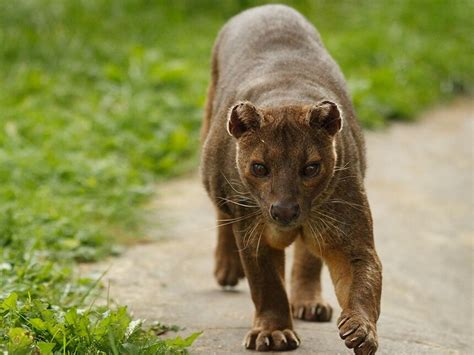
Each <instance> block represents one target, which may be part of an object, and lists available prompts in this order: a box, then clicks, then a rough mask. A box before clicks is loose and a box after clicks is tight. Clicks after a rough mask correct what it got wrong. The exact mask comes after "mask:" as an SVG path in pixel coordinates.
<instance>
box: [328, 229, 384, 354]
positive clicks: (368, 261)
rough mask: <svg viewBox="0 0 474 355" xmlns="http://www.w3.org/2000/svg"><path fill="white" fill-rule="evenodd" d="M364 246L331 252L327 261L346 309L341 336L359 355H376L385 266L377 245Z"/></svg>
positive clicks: (341, 301) (342, 315) (341, 302)
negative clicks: (378, 254)
mask: <svg viewBox="0 0 474 355" xmlns="http://www.w3.org/2000/svg"><path fill="white" fill-rule="evenodd" d="M356 240H358V239H357V238H354V241H356ZM364 244H365V243H361V244H358V246H357V247H356V248H354V247H353V248H352V250H350V251H349V250H341V249H340V248H333V249H330V250H327V252H326V255H325V261H326V263H327V264H328V267H329V271H330V273H331V278H332V280H333V282H334V287H335V290H336V296H337V299H338V301H339V304H340V305H341V308H342V313H341V316H340V317H339V320H338V328H339V335H340V336H341V338H342V339H344V340H345V344H346V346H347V347H348V348H350V349H354V353H355V354H374V353H375V352H376V351H377V347H378V341H377V328H376V322H377V319H378V317H379V314H380V296H381V290H382V267H381V264H380V261H379V258H378V256H377V253H376V252H375V249H374V247H373V244H372V243H368V244H366V245H364Z"/></svg>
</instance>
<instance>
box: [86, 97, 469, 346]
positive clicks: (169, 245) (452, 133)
mask: <svg viewBox="0 0 474 355" xmlns="http://www.w3.org/2000/svg"><path fill="white" fill-rule="evenodd" d="M473 113H474V106H473V105H472V104H469V103H467V102H460V103H457V104H456V105H454V106H452V107H449V108H446V109H443V110H437V111H433V112H431V113H428V114H427V115H425V116H426V117H423V118H422V119H421V120H420V121H419V122H418V123H416V124H393V125H392V126H391V127H390V129H389V130H387V131H380V132H368V133H367V150H368V158H369V170H368V178H367V190H368V195H369V201H370V203H371V206H372V212H373V216H374V222H375V234H376V244H377V248H378V252H379V255H380V258H381V260H382V263H383V266H384V285H383V300H382V315H381V318H380V321H379V337H380V349H379V353H380V354H472V353H473V341H474V339H473V289H472V287H473V251H474V248H473V211H474V209H473V207H474V206H473V200H474V199H473V137H474V135H473V133H474V132H473V122H474V119H473V118H474V117H473ZM149 211H150V216H152V222H153V223H154V224H156V226H155V227H154V228H152V229H151V231H150V236H151V237H152V238H157V239H158V238H160V241H158V242H156V243H150V244H143V245H138V246H134V247H132V248H130V249H129V250H128V251H127V252H126V253H125V254H124V255H123V256H121V257H120V258H117V259H114V260H111V261H108V262H105V263H102V264H98V265H95V266H94V269H97V270H101V269H105V268H107V267H109V266H110V264H112V266H111V269H110V271H109V272H108V275H107V276H106V278H108V279H109V280H110V282H111V288H110V293H111V296H112V298H114V299H116V300H118V301H119V302H120V303H122V304H127V305H129V307H130V309H131V311H132V312H133V313H134V315H135V317H138V318H143V319H147V320H150V321H151V320H159V321H160V322H163V323H166V324H178V325H180V326H184V327H186V329H185V330H184V331H182V332H181V335H183V336H186V335H188V334H190V333H191V332H193V331H201V330H202V331H204V333H203V335H202V336H201V337H200V338H199V339H198V340H197V341H196V342H195V345H194V346H193V347H192V348H191V353H195V354H223V353H228V354H248V352H247V351H245V350H244V349H243V347H242V346H241V342H242V339H243V337H244V335H245V333H246V332H247V330H248V329H249V327H250V324H251V319H252V311H253V305H252V303H251V299H250V295H249V291H248V287H247V283H246V281H244V282H241V284H239V285H238V287H237V288H236V289H235V290H234V291H222V290H220V289H219V287H218V286H217V284H216V283H215V281H214V279H213V276H212V270H213V253H214V245H215V230H214V228H213V226H214V211H213V208H212V206H211V204H210V202H209V201H208V199H207V196H206V195H205V193H204V192H203V189H202V188H201V185H200V181H199V178H198V177H197V176H191V177H188V178H184V179H181V180H178V181H175V182H172V183H168V184H164V185H162V186H160V187H159V191H158V195H157V198H156V200H155V201H154V202H153V203H152V204H151V206H150V210H149ZM288 256H289V257H290V258H291V253H288ZM324 286H325V288H324V293H325V294H326V298H327V299H328V300H329V301H330V302H331V304H332V305H333V306H335V311H336V312H335V317H333V318H334V319H333V321H332V322H331V323H326V324H317V323H307V322H302V321H296V330H297V332H298V334H299V335H300V337H301V338H302V345H301V347H300V348H299V350H297V351H296V352H295V354H349V353H351V352H350V351H348V350H347V349H346V348H345V347H344V344H343V342H342V341H341V340H340V339H339V337H338V334H337V329H336V324H335V320H336V319H337V316H338V313H339V311H340V309H339V308H338V306H337V302H336V299H335V295H334V292H333V289H332V284H331V282H330V279H329V277H328V274H327V271H326V270H325V273H324V284H323V287H324ZM170 335H172V336H174V334H173V333H172V334H170Z"/></svg>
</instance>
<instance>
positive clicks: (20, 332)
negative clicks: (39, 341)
mask: <svg viewBox="0 0 474 355" xmlns="http://www.w3.org/2000/svg"><path fill="white" fill-rule="evenodd" d="M8 338H9V342H8V351H9V352H11V353H17V352H24V351H25V350H27V348H28V347H29V346H30V345H31V344H32V343H33V337H32V336H31V335H30V334H29V333H28V331H26V330H25V329H23V328H11V329H10V330H9V331H8Z"/></svg>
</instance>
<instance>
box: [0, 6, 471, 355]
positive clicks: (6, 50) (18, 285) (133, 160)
mask: <svg viewBox="0 0 474 355" xmlns="http://www.w3.org/2000/svg"><path fill="white" fill-rule="evenodd" d="M263 3H266V2H265V1H244V0H241V1H237V0H226V1H211V0H196V1H151V0H148V1H147V0H141V1H138V0H137V1H131V0H130V1H127V0H121V1H105V0H82V1H73V0H71V1H66V0H62V1H52V0H51V1H48V0H17V1H7V0H0V73H1V76H0V248H1V252H0V318H3V321H2V320H0V344H3V346H4V347H7V346H9V347H10V350H11V349H12V348H11V346H13V345H12V344H11V339H12V337H13V335H15V334H17V333H12V334H13V335H12V334H10V332H11V331H12V329H20V330H16V332H19V333H18V334H23V335H22V336H23V337H24V338H25V339H27V340H25V342H26V343H28V339H30V338H28V335H27V334H33V335H32V336H31V339H30V340H31V342H30V343H28V345H27V346H28V347H30V348H29V349H31V348H32V347H34V346H37V345H32V344H38V342H40V340H41V341H46V340H45V339H49V338H48V337H47V334H49V333H48V332H49V330H45V329H46V328H45V329H37V328H35V326H33V325H32V323H31V322H30V321H29V320H30V319H33V318H35V317H36V318H38V319H43V320H44V318H45V317H46V316H44V314H42V313H41V307H43V306H45V305H49V306H51V305H55V306H56V307H57V309H58V311H57V312H56V313H54V312H53V316H52V317H53V318H54V317H56V318H54V319H56V321H57V323H58V324H63V326H64V327H63V328H64V329H62V328H61V329H62V330H61V332H62V333H60V334H62V335H63V336H64V337H69V336H70V337H72V338H74V339H76V338H77V339H79V340H77V339H76V340H77V341H78V342H79V343H78V344H82V345H83V346H86V345H87V344H89V345H87V346H98V345H97V344H99V343H100V342H99V341H96V342H95V343H94V341H93V340H90V339H89V340H88V341H89V343H87V344H86V343H81V342H85V340H83V338H82V337H81V336H79V335H78V334H79V333H80V332H79V330H77V329H75V328H74V327H72V328H71V325H70V324H69V325H68V324H66V323H64V322H65V321H64V314H65V312H68V311H70V310H71V307H80V305H81V304H83V303H84V300H85V299H86V296H88V294H89V293H90V287H91V285H94V283H93V282H92V281H91V280H86V279H79V278H78V277H77V275H75V273H74V264H73V263H72V262H71V260H78V261H80V260H97V259H99V258H101V257H104V256H106V255H109V254H111V253H113V252H114V248H113V245H114V241H117V240H120V241H124V240H127V239H130V238H131V237H132V236H134V235H136V234H138V235H140V233H139V232H137V231H138V229H137V228H136V227H137V225H139V222H140V209H139V208H137V207H139V206H140V204H141V203H142V202H143V201H145V199H146V198H147V197H149V196H150V195H151V194H152V192H153V183H154V182H156V181H159V180H160V179H162V178H167V177H170V176H174V175H176V174H179V173H183V172H185V171H188V170H190V169H193V168H195V167H196V166H197V155H198V150H199V148H198V131H199V126H200V121H201V115H202V107H203V104H204V101H205V93H206V86H207V82H208V79H209V59H210V51H211V48H212V45H213V41H214V39H215V37H216V34H217V32H218V30H219V28H220V27H221V26H222V25H223V23H224V22H225V21H226V20H227V19H228V18H229V17H231V16H232V15H234V14H236V13H238V12H239V11H241V10H243V9H246V8H248V7H251V6H254V5H258V4H263ZM284 3H287V4H289V5H292V6H294V7H295V8H297V9H298V10H300V11H301V12H302V13H303V14H304V15H306V16H307V17H308V18H309V19H310V20H311V21H312V22H313V23H314V24H315V25H316V27H317V28H318V30H319V31H320V33H321V35H322V38H323V40H324V42H325V44H326V46H327V47H328V49H329V51H330V53H331V54H332V55H333V57H334V58H335V59H336V61H337V62H338V63H339V64H340V66H341V68H342V70H343V72H344V74H345V76H346V78H347V80H348V83H349V88H350V91H351V94H352V95H353V100H354V103H355V106H356V110H357V112H358V115H359V117H360V120H361V121H362V123H363V124H364V126H365V127H368V128H377V127H381V126H384V125H385V124H386V123H387V122H388V121H389V120H393V119H398V120H412V119H414V118H415V117H416V114H417V113H419V112H420V111H422V110H424V109H426V108H427V107H429V106H430V105H435V104H439V103H442V102H447V101H448V100H449V99H451V98H452V97H454V96H456V95H471V94H472V93H473V82H474V80H473V76H472V75H473V74H472V73H473V49H474V46H473V36H472V32H473V25H472V16H473V14H474V1H470V0H457V1H456V0H451V1H448V0H445V1H442V0H426V1H422V0H397V1H392V0H386V1H371V0H364V1H355V0H354V1H329V0H327V1H324V0H317V1H286V2H284ZM66 284H68V285H70V286H69V291H68V292H67V293H66V296H64V294H63V293H62V292H60V290H63V289H64V287H65V285H66ZM13 293H14V294H16V297H17V298H18V301H15V302H16V303H17V304H18V305H17V306H16V308H15V311H14V312H13V311H12V308H11V305H12V298H11V295H12V294H13ZM59 295H62V296H61V297H59ZM9 297H10V298H9ZM32 298H33V299H38V300H41V302H42V303H41V304H42V305H43V306H40V305H33V303H31V302H32V300H31V299H32ZM2 300H3V305H2ZM5 300H10V301H9V303H8V302H7V303H5ZM28 300H29V301H28ZM28 302H30V303H28ZM16 303H15V304H16ZM28 304H29V306H28ZM25 305H26V306H28V307H29V308H28V307H27V309H26V310H25V307H26V306H25ZM28 312H30V313H28ZM31 312H33V313H31ZM35 312H36V313H35ZM61 312H62V313H61ZM97 314H98V315H97ZM97 314H96V315H95V317H96V318H97V319H99V320H100V319H101V318H100V317H101V316H100V314H101V313H97ZM89 316H90V317H92V315H90V314H88V315H87V317H89ZM117 317H119V315H117ZM123 317H125V316H123ZM87 319H88V322H89V323H88V324H89V328H90V327H92V324H96V325H97V322H98V320H97V319H96V320H95V322H96V323H94V321H93V320H91V319H93V317H92V318H90V319H89V318H87ZM94 319H95V318H94ZM2 322H3V323H2ZM61 322H62V323H61ZM124 324H128V323H127V322H126V321H124ZM68 327H69V328H68ZM40 328H41V327H40ZM86 328H87V327H86ZM89 328H87V329H89ZM21 329H23V330H25V332H26V333H25V332H23V333H22V330H21ZM54 331H56V332H57V330H54ZM28 332H29V333H28ZM51 332H52V331H51ZM68 332H69V333H68ZM99 333H100V332H99ZM122 333H124V331H122V330H120V329H119V330H117V334H116V337H117V339H115V338H114V340H113V341H110V339H109V340H107V341H105V342H104V344H105V345H101V346H104V349H106V350H107V349H108V350H107V351H109V350H110V351H112V350H111V349H113V347H114V346H115V347H118V348H119V349H122V348H120V347H121V346H122V345H123V343H124V336H125V335H124V334H122ZM25 334H26V335H25ZM45 334H46V335H45ZM114 334H115V333H114ZM142 335H143V334H142ZM142 335H141V336H142ZM20 338H21V337H20ZM53 338H54V337H53ZM145 338H146V336H145ZM22 339H23V338H22ZM55 339H56V338H54V339H53V341H51V342H52V343H54V344H56V345H54V346H55V347H53V349H54V351H59V350H58V349H62V348H61V347H60V345H58V344H60V343H61V342H60V341H59V340H58V342H57V343H56V340H55ZM81 339H82V340H81ZM84 339H85V338H84ZM100 339H102V338H100ZM101 341H102V340H101ZM5 344H7V345H5ZM8 344H9V345H8ZM74 344H76V343H74V342H71V343H69V345H68V346H69V348H67V349H68V351H69V350H70V349H74V348H75V347H77V346H78V345H77V344H76V345H74ZM84 344H86V345H84ZM91 344H96V345H91ZM100 344H102V343H100ZM111 344H112V345H111ZM1 346H2V345H0V349H1ZM63 346H64V344H63ZM64 349H66V348H64ZM93 349H96V348H93ZM61 351H62V350H61ZM112 352H113V351H112ZM45 353H47V352H45Z"/></svg>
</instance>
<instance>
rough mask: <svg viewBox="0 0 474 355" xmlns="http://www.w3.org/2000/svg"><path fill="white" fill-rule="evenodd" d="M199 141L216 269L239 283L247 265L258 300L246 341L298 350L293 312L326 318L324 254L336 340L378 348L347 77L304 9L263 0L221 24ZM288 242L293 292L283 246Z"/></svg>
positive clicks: (374, 274)
mask: <svg viewBox="0 0 474 355" xmlns="http://www.w3.org/2000/svg"><path fill="white" fill-rule="evenodd" d="M202 139H203V149H202V166H201V168H202V178H203V182H204V186H205V188H206V190H207V192H208V194H209V196H210V198H211V199H212V201H213V202H214V203H215V206H216V210H217V223H218V226H219V227H218V244H217V250H216V269H215V276H216V278H217V281H218V283H219V284H220V285H222V286H234V285H236V284H237V282H238V280H239V279H240V278H242V277H244V275H245V276H246V277H247V278H248V282H249V285H250V289H251V294H252V299H253V302H254V304H255V317H254V321H253V327H252V329H251V330H250V332H249V333H248V334H247V335H246V337H245V340H244V343H245V347H246V348H248V349H256V350H258V351H269V350H290V349H295V348H296V347H298V345H299V344H300V340H299V338H298V336H297V335H296V333H295V331H294V330H293V322H292V316H293V317H295V318H299V319H303V320H307V321H317V322H318V321H319V322H325V321H330V319H331V315H332V309H331V307H330V306H329V305H328V304H327V303H326V302H325V301H324V300H323V298H322V296H321V283H320V273H321V268H322V264H323V261H324V262H325V263H326V264H327V266H328V268H329V271H330V274H331V277H332V280H333V283H334V287H335V291H336V294H337V298H338V301H339V304H340V305H341V308H342V314H341V316H340V317H339V320H338V328H339V332H340V336H341V338H342V339H344V340H345V344H346V346H347V347H349V348H353V349H354V352H355V353H356V354H372V353H374V352H375V351H376V350H377V333H376V322H377V319H378V317H379V313H380V294H381V282H382V275H381V264H380V261H379V259H378V257H377V253H376V251H375V247H374V240H373V232H372V218H371V214H370V209H369V205H368V202H367V197H366V194H365V191H364V185H363V180H364V171H365V156H364V154H365V153H364V141H363V137H362V133H361V129H360V127H359V124H358V123H357V120H356V117H355V113H354V109H353V107H352V104H351V101H350V98H349V95H348V93H347V89H346V84H345V81H344V78H343V76H342V74H341V72H340V70H339V68H338V66H337V64H336V63H335V62H334V61H333V59H332V58H331V57H330V56H329V54H328V53H327V51H326V49H325V48H324V46H323V44H322V42H321V40H320V37H319V35H318V33H317V32H316V30H315V28H314V27H313V26H312V25H310V23H309V22H308V21H307V20H306V19H305V18H304V17H303V16H302V15H300V14H299V13H298V12H296V11H295V10H293V9H291V8H289V7H286V6H281V5H267V6H262V7H257V8H253V9H250V10H247V11H244V12H242V13H241V14H239V15H237V16H235V17H234V18H232V19H231V20H230V21H229V22H228V23H227V24H226V25H225V26H224V27H223V28H222V30H221V32H220V33H219V36H218V38H217V40H216V43H215V46H214V50H213V55H212V78H211V83H210V86H209V91H208V100H207V107H206V113H205V119H204V123H203V127H202ZM292 243H294V244H295V258H294V265H293V269H292V273H291V277H292V279H291V294H290V297H289V298H288V296H287V293H286V291H285V281H284V263H285V261H284V257H285V251H284V250H285V248H286V247H287V246H289V245H290V244H292Z"/></svg>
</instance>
